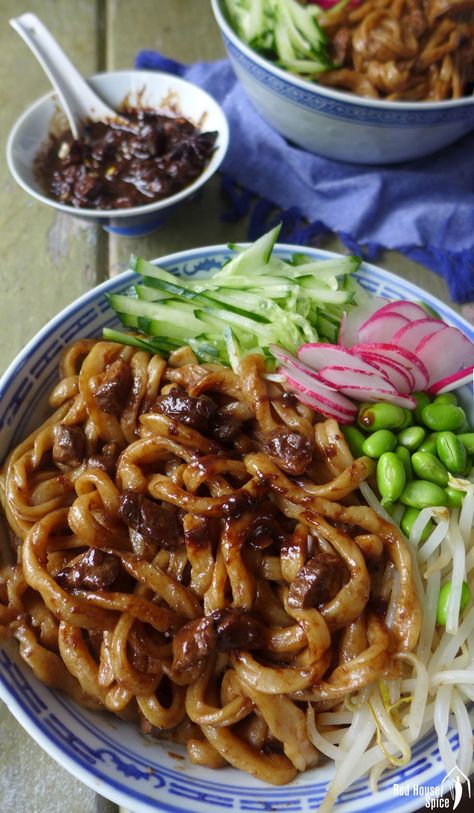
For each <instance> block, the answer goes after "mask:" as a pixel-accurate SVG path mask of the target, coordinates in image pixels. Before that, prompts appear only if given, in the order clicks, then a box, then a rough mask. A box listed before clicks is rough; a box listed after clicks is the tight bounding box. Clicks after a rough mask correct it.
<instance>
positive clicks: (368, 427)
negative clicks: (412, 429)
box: [357, 401, 405, 432]
mask: <svg viewBox="0 0 474 813" xmlns="http://www.w3.org/2000/svg"><path fill="white" fill-rule="evenodd" d="M404 420H405V410H404V409H403V407H399V406H397V405H396V404H389V403H385V402H382V401H381V402H380V403H377V404H370V406H364V407H362V408H361V409H359V412H358V415H357V423H358V425H359V427H360V428H361V429H365V431H366V432H377V431H378V430H379V429H399V428H400V427H401V426H402V425H403V422H404Z"/></svg>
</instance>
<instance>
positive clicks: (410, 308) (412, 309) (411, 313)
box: [377, 299, 428, 322]
mask: <svg viewBox="0 0 474 813" xmlns="http://www.w3.org/2000/svg"><path fill="white" fill-rule="evenodd" d="M381 313H397V314H398V315H399V316H404V317H405V319H408V320H409V321H410V322H412V321H414V320H415V319H425V318H426V316H427V315H428V314H427V313H426V311H425V309H424V308H422V307H421V305H417V304H416V302H407V301H406V300H405V299H397V301H396V302H389V303H388V305H384V306H383V307H382V308H379V310H378V311H377V315H378V314H381Z"/></svg>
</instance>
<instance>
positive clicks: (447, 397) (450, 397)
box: [433, 392, 458, 406]
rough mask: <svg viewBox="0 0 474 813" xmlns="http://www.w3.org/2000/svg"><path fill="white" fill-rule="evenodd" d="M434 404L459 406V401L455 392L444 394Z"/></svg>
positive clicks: (437, 397) (438, 396) (434, 400)
mask: <svg viewBox="0 0 474 813" xmlns="http://www.w3.org/2000/svg"><path fill="white" fill-rule="evenodd" d="M433 404H454V406H457V405H458V399H457V397H456V395H455V394H454V392H443V393H442V395H437V396H436V398H434V399H433Z"/></svg>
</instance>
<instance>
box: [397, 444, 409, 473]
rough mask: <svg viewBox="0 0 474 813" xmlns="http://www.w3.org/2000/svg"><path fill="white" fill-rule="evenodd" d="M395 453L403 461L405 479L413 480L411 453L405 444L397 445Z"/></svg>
mask: <svg viewBox="0 0 474 813" xmlns="http://www.w3.org/2000/svg"><path fill="white" fill-rule="evenodd" d="M395 454H396V455H398V457H399V458H400V460H401V461H402V463H403V467H404V469H405V475H406V478H407V480H413V469H412V465H411V455H410V452H409V451H408V449H406V448H405V446H397V447H396V448H395Z"/></svg>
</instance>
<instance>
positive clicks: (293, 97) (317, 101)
mask: <svg viewBox="0 0 474 813" xmlns="http://www.w3.org/2000/svg"><path fill="white" fill-rule="evenodd" d="M211 4H212V8H213V11H214V16H215V18H216V21H217V24H218V26H219V28H220V32H221V35H222V38H223V41H224V45H225V47H226V49H227V53H228V55H229V59H230V61H231V63H232V66H233V68H234V71H235V73H236V75H237V77H238V79H239V80H240V81H241V83H242V85H243V87H244V88H245V90H246V92H247V94H248V96H249V98H250V100H251V101H252V103H253V104H254V106H255V107H256V109H257V110H258V112H259V113H260V114H261V115H262V117H263V118H264V119H265V120H266V121H267V122H268V123H269V124H270V125H271V126H272V127H274V129H275V130H277V131H278V132H279V133H281V134H282V135H283V136H285V138H287V139H289V141H293V142H294V143H295V144H297V145H298V146H300V147H304V149H306V150H309V151H310V152H314V153H317V154H319V155H322V156H324V157H326V158H335V159H337V160H340V161H351V162H354V163H360V164H390V163H395V162H398V161H407V160H412V159H415V158H421V157H423V156H425V155H430V153H432V152H435V151H436V150H439V149H441V148H442V147H445V146H446V145H448V144H451V143H452V142H454V141H456V140H457V139H458V138H460V137H461V136H463V135H465V134H466V133H468V132H469V131H470V130H472V128H473V127H474V97H473V96H470V97H465V98H463V99H454V100H447V101H443V102H388V101H385V100H383V99H366V98H364V97H362V96H356V95H354V94H351V93H347V92H343V91H338V90H333V89H332V88H325V87H323V86H322V85H318V84H316V83H314V82H310V81H308V80H306V79H303V78H301V77H298V76H295V75H293V74H291V73H289V72H288V71H285V70H283V69H282V68H279V67H278V66H277V65H276V64H274V63H272V62H270V61H269V60H267V59H264V58H263V57H261V56H260V55H259V54H257V53H256V52H255V51H253V50H252V49H251V48H250V47H249V46H248V45H246V44H245V43H244V42H242V40H241V39H240V38H239V37H238V36H237V34H236V33H235V31H233V29H232V27H231V26H230V25H229V23H228V21H227V18H226V15H225V12H224V3H223V0H211Z"/></svg>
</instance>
